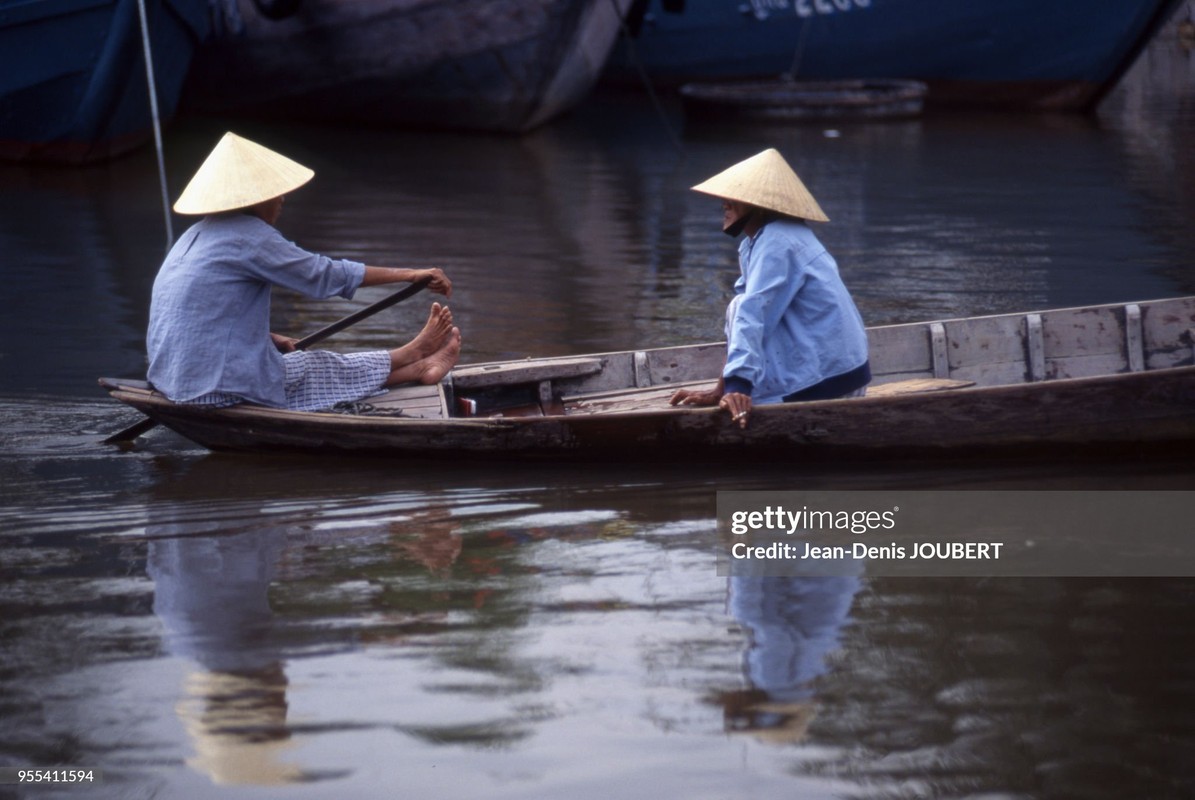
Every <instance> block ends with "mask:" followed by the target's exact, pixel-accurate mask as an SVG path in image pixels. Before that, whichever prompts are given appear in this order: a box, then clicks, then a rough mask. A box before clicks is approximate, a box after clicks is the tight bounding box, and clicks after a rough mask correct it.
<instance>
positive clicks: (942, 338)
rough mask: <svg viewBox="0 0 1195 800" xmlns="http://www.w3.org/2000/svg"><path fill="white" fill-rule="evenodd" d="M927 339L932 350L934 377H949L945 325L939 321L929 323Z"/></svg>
mask: <svg viewBox="0 0 1195 800" xmlns="http://www.w3.org/2000/svg"><path fill="white" fill-rule="evenodd" d="M929 341H930V346H931V348H932V350H933V353H932V356H933V362H934V377H935V378H949V377H950V358H949V356H948V355H947V352H946V326H944V325H943V324H942V323H941V322H933V323H930V326H929Z"/></svg>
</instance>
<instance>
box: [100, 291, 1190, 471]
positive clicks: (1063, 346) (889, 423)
mask: <svg viewBox="0 0 1195 800" xmlns="http://www.w3.org/2000/svg"><path fill="white" fill-rule="evenodd" d="M1193 331H1195V297H1183V298H1177V299H1168V300H1159V301H1153V302H1142V303H1131V304H1127V305H1101V306H1089V307H1082V308H1069V309H1059V310H1053V311H1042V312H1038V313H1028V314H1003V315H999V316H985V317H973V318H967V319H954V320H944V321H940V322H924V323H911V324H903V325H890V326H883V327H876V328H871V329H869V331H868V334H869V339H870V346H871V364H872V369H873V372H874V381H873V383H872V385H871V386H870V387H869V388H868V391H867V395H866V396H865V397H860V398H852V399H840V400H828V401H816V402H807V403H788V404H776V405H764V406H757V407H756V408H755V410H754V412H753V414H752V416H751V420H750V425H749V426H748V427H747V428H746V429H740V428H739V426H738V425H737V424H734V423H732V422H731V421H730V419H729V418H728V416H727V415H726V413H725V412H723V411H720V410H718V409H714V408H680V407H672V406H669V405H668V398H669V396H670V395H671V393H672V392H673V391H675V390H676V389H677V388H678V387H680V386H690V385H694V384H695V383H704V384H709V383H710V382H712V381H713V380H715V379H716V377H717V375H718V374H719V373H720V371H721V367H722V365H723V361H724V358H725V345H724V344H721V343H711V344H700V345H691V346H683V347H667V348H659V349H652V350H640V351H626V352H612V353H598V354H593V355H584V356H576V357H570V358H529V359H525V360H519V361H507V362H494V363H485V364H475V365H469V366H461V367H457V368H456V369H455V370H453V372H452V373H451V374H450V375H449V377H448V378H446V379H445V381H444V382H443V383H442V384H439V385H434V386H413V387H401V388H398V389H396V390H394V391H391V392H390V393H388V394H386V395H383V396H380V397H378V398H375V399H371V400H369V401H368V404H367V406H365V407H363V408H361V409H358V411H359V413H331V412H327V413H323V412H322V413H301V412H294V411H284V410H277V409H270V408H262V407H255V406H250V405H242V406H236V407H232V408H228V409H205V408H199V407H194V406H186V405H178V404H175V403H172V402H170V401H169V400H167V399H166V398H165V397H163V396H161V395H159V394H157V393H155V392H154V391H153V390H152V389H151V388H150V387H149V386H147V385H146V384H144V383H142V382H137V381H127V380H111V379H103V380H101V384H102V385H103V386H104V387H105V388H107V390H108V391H109V392H110V393H111V396H112V397H114V398H115V399H117V400H119V401H121V402H123V403H127V404H128V405H130V406H132V407H133V408H136V409H137V410H139V411H141V412H143V413H145V414H147V415H148V416H149V417H151V418H152V419H154V420H157V421H158V422H160V423H161V424H163V425H165V426H167V427H169V428H171V429H173V430H175V431H177V432H178V433H180V434H182V435H183V436H185V437H187V438H188V439H191V440H192V441H195V442H197V443H199V444H201V445H203V446H205V447H208V448H211V449H213V450H279V449H282V450H308V451H314V452H319V453H331V452H342V453H347V452H360V453H371V452H372V453H385V454H388V455H412V456H414V455H418V456H428V455H439V456H451V457H454V458H462V457H464V458H476V457H490V458H504V459H531V458H556V459H586V458H623V459H634V460H636V461H639V460H644V459H665V460H672V461H681V460H685V459H693V458H704V459H711V458H714V459H731V458H744V459H754V460H762V459H770V458H782V459H788V460H787V461H785V463H803V462H805V461H807V460H809V459H814V458H835V459H847V458H867V459H872V458H911V457H916V458H921V457H927V456H929V457H934V456H937V457H941V456H954V455H960V456H961V455H973V454H977V453H991V454H1008V455H1020V454H1026V453H1032V454H1034V455H1035V456H1036V455H1041V454H1045V455H1047V456H1048V457H1051V458H1058V457H1068V456H1074V455H1077V454H1080V453H1082V454H1087V453H1091V452H1100V453H1109V454H1110V453H1118V454H1119V453H1124V452H1125V451H1132V452H1136V453H1141V454H1146V455H1155V454H1173V453H1175V452H1179V453H1187V454H1189V453H1190V452H1191V446H1192V444H1193V443H1195V340H1193Z"/></svg>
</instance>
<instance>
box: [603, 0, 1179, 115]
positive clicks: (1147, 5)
mask: <svg viewBox="0 0 1195 800" xmlns="http://www.w3.org/2000/svg"><path fill="white" fill-rule="evenodd" d="M1179 4H1180V3H1179V2H1178V1H1177V0H1092V1H1091V2H1086V3H1039V2H1032V0H999V1H997V0H979V1H977V2H970V3H957V2H949V1H948V0H754V2H751V3H740V2H737V1H736V0H718V1H715V2H704V3H679V4H678V3H676V2H672V1H671V0H650V2H647V3H646V5H645V14H644V16H643V18H642V19H641V20H637V22H638V24H637V26H636V27H637V34H636V36H635V37H634V38H633V39H631V40H630V41H627V42H622V43H620V45H619V47H618V48H617V49H616V51H615V53H614V55H613V56H612V58H611V63H610V67H609V70H608V74H609V75H610V76H611V78H613V79H615V80H621V81H634V80H637V79H638V78H637V76H636V71H637V69H636V62H639V63H642V65H643V68H644V69H645V70H646V71H647V74H648V75H649V76H650V77H651V79H652V80H653V81H654V82H656V83H658V84H661V85H672V84H680V83H685V82H689V81H697V80H713V79H736V78H755V77H775V76H776V75H780V74H790V75H795V76H796V77H799V78H800V79H802V80H841V79H869V78H870V79H876V78H898V79H900V78H904V79H915V80H919V81H923V82H925V83H926V84H927V85H928V86H929V95H928V98H927V102H929V103H930V104H931V105H937V106H983V107H998V108H1021V109H1044V110H1081V109H1088V108H1091V107H1093V106H1094V105H1095V104H1096V103H1098V101H1099V99H1100V98H1101V97H1102V96H1103V95H1104V94H1105V93H1106V92H1107V91H1108V90H1109V89H1110V88H1111V86H1113V85H1114V84H1115V82H1116V81H1117V80H1118V79H1119V77H1120V75H1121V74H1122V73H1123V72H1124V70H1126V69H1127V68H1128V67H1129V66H1130V65H1131V63H1132V62H1133V60H1134V58H1135V57H1136V55H1137V54H1138V53H1139V52H1140V50H1141V48H1142V47H1144V45H1145V44H1146V43H1147V42H1148V41H1149V39H1150V37H1151V36H1152V35H1153V34H1154V32H1155V31H1156V30H1157V29H1158V28H1159V27H1160V26H1161V25H1162V24H1163V23H1164V22H1165V21H1166V19H1167V18H1168V17H1169V16H1170V14H1172V13H1173V11H1174V10H1175V9H1176V8H1177V7H1178V6H1179ZM678 6H679V7H680V8H681V9H682V10H679V11H677V10H669V9H676V8H677V7H678Z"/></svg>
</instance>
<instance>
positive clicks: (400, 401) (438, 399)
mask: <svg viewBox="0 0 1195 800" xmlns="http://www.w3.org/2000/svg"><path fill="white" fill-rule="evenodd" d="M364 402H365V403H368V404H369V405H371V406H373V407H374V408H375V409H377V410H378V411H380V412H383V413H386V414H394V413H397V412H399V411H401V412H402V413H403V414H404V415H405V416H409V417H419V418H420V419H447V418H448V406H447V402H446V400H445V396H444V391H443V388H442V387H441V386H440V384H433V385H431V386H423V385H411V386H398V387H395V388H392V389H390V391H388V392H386V394H384V395H380V396H378V397H373V398H367V399H366V400H365V401H364Z"/></svg>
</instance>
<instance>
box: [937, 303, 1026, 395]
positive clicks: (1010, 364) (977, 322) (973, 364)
mask: <svg viewBox="0 0 1195 800" xmlns="http://www.w3.org/2000/svg"><path fill="white" fill-rule="evenodd" d="M943 325H944V326H945V328H946V340H947V342H948V343H949V346H948V348H947V349H948V354H949V359H950V377H951V378H957V379H959V380H970V381H975V382H976V383H978V384H979V385H980V386H993V385H997V384H1004V383H1023V382H1024V381H1025V380H1026V378H1027V377H1028V373H1029V365H1028V363H1027V362H1026V358H1025V329H1024V325H1025V323H1024V316H1023V315H1018V314H1010V315H1005V316H999V317H978V318H976V319H966V320H951V321H948V322H945V323H943Z"/></svg>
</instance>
